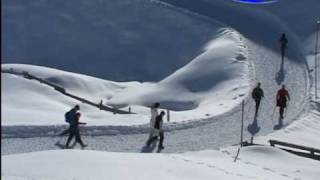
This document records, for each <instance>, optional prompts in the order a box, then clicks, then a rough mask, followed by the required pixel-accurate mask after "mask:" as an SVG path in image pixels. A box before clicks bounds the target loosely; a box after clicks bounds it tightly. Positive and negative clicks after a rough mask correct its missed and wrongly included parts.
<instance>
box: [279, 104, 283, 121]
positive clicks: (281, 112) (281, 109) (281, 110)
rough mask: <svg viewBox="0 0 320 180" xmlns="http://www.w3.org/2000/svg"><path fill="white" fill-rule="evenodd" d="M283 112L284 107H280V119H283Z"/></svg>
mask: <svg viewBox="0 0 320 180" xmlns="http://www.w3.org/2000/svg"><path fill="white" fill-rule="evenodd" d="M283 112H284V107H283V106H280V111H279V113H280V118H281V119H282V118H283Z"/></svg>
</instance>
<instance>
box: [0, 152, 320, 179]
mask: <svg viewBox="0 0 320 180" xmlns="http://www.w3.org/2000/svg"><path fill="white" fill-rule="evenodd" d="M2 163H3V164H5V166H4V167H3V169H2V172H3V174H2V178H4V179H7V180H31V179H34V180H58V179H59V180H60V179H61V180H63V179H66V180H67V179H77V180H84V179H91V180H96V179H112V180H122V179H123V180H127V179H137V180H147V179H155V180H162V179H168V180H171V179H190V180H191V179H208V180H209V179H210V180H211V179H224V180H229V179H230V180H231V179H239V180H242V179H266V180H267V179H270V180H271V179H277V180H282V179H283V180H287V179H314V180H315V179H317V178H318V177H319V168H320V163H319V162H317V161H314V160H309V159H305V158H301V157H297V156H294V155H292V154H288V153H286V152H283V151H281V150H278V149H274V148H270V147H247V148H244V149H242V152H241V157H240V160H238V161H237V162H236V163H235V162H234V158H233V157H232V156H230V155H229V154H227V153H222V152H217V151H211V150H207V151H200V152H190V153H183V154H135V153H112V152H101V151H80V150H56V151H43V152H35V153H27V154H19V155H8V156H2ZM44 164H45V165H44Z"/></svg>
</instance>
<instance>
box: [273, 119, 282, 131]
mask: <svg viewBox="0 0 320 180" xmlns="http://www.w3.org/2000/svg"><path fill="white" fill-rule="evenodd" d="M282 127H283V119H282V118H281V117H279V119H278V124H277V125H275V126H274V127H273V130H279V129H281V128H282Z"/></svg>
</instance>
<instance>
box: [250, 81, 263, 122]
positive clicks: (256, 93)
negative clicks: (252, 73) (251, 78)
mask: <svg viewBox="0 0 320 180" xmlns="http://www.w3.org/2000/svg"><path fill="white" fill-rule="evenodd" d="M260 86H261V83H260V82H258V84H257V86H256V87H255V88H254V89H253V91H252V98H253V99H254V101H255V102H256V111H255V114H254V116H255V117H257V115H258V110H259V107H260V101H261V99H262V98H263V97H264V93H263V90H262V89H261V87H260Z"/></svg>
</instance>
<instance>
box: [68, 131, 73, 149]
mask: <svg viewBox="0 0 320 180" xmlns="http://www.w3.org/2000/svg"><path fill="white" fill-rule="evenodd" d="M73 136H74V133H73V132H70V134H69V137H68V140H67V143H66V147H69V144H70V141H71V140H72V139H73Z"/></svg>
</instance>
